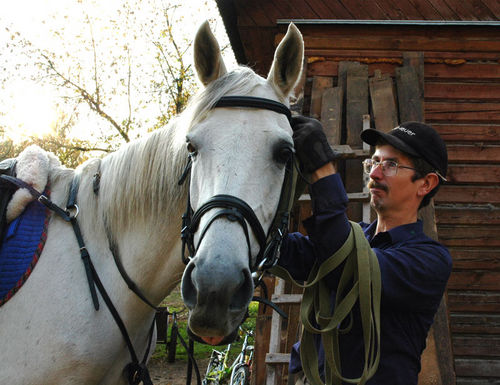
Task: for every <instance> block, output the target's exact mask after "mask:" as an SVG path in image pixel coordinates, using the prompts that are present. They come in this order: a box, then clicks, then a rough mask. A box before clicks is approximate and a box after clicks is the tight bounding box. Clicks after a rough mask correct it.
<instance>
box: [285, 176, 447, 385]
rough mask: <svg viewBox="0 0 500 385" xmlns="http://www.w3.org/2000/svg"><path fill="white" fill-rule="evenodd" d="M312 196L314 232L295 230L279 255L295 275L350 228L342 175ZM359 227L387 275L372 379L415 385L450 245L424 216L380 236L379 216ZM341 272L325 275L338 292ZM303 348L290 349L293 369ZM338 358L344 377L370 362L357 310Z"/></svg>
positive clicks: (378, 384)
mask: <svg viewBox="0 0 500 385" xmlns="http://www.w3.org/2000/svg"><path fill="white" fill-rule="evenodd" d="M310 193H311V199H312V207H313V215H312V216H311V217H310V218H308V219H306V220H305V221H304V226H305V227H306V230H307V232H308V234H309V236H303V235H302V234H300V233H292V234H289V235H288V238H287V239H286V241H285V242H284V243H283V246H282V249H281V256H280V260H279V264H280V265H281V266H282V267H284V268H285V269H287V270H288V271H289V272H290V273H291V275H292V276H293V277H294V278H295V279H296V280H306V279H307V275H308V273H309V271H310V269H311V267H312V265H313V263H314V261H315V260H318V262H320V263H321V262H322V261H324V260H326V259H327V258H328V257H330V256H331V255H332V254H333V253H334V252H335V251H336V250H337V249H339V248H340V246H341V245H342V244H343V243H344V242H345V240H346V239H347V236H348V234H349V231H350V224H349V222H348V220H347V217H346V214H345V210H346V207H347V201H348V200H347V195H346V193H345V190H344V187H343V184H342V181H341V179H340V177H339V176H338V175H337V174H335V175H332V176H329V177H326V178H323V179H320V180H318V181H317V182H316V183H314V184H313V185H312V186H311V187H310ZM360 225H361V227H362V228H363V230H364V232H365V236H366V238H367V239H368V241H369V242H370V245H371V247H372V249H373V250H374V251H375V254H376V255H377V258H378V261H379V265H380V270H381V275H382V302H381V358H380V365H379V368H378V371H377V373H376V374H375V376H374V377H373V378H372V379H371V380H370V381H368V383H367V384H369V385H387V384H391V385H399V384H401V385H412V384H415V385H416V384H417V378H418V372H419V371H420V356H421V354H422V351H423V350H424V348H425V341H426V337H427V333H428V331H429V328H430V326H431V324H432V322H433V319H434V315H435V313H436V311H437V309H438V307H439V304H440V302H441V298H442V296H443V293H444V290H445V288H446V283H447V281H448V278H449V276H450V273H451V256H450V254H449V252H448V250H447V249H446V247H444V246H443V245H441V244H440V243H438V242H436V241H434V240H432V239H431V238H429V237H427V236H426V235H425V234H424V232H423V226H422V222H420V221H417V222H415V223H411V224H406V225H402V226H398V227H396V228H393V229H391V230H389V231H387V232H382V233H379V234H377V235H376V236H373V235H374V232H375V230H376V227H377V223H376V221H375V222H373V223H371V224H366V223H360ZM337 270H338V271H337ZM340 272H341V267H339V268H338V269H336V271H333V272H332V273H331V274H330V275H329V276H327V278H328V285H329V287H330V288H331V290H332V294H335V290H336V287H337V285H338V280H339V278H340ZM355 310H356V309H355ZM297 349H298V345H297V346H295V347H294V351H292V358H291V361H290V371H291V372H297V371H298V370H300V369H301V365H300V357H299V355H298V350H297ZM321 350H322V349H320V355H321ZM340 355H341V359H342V374H343V376H344V377H349V378H356V377H359V376H360V375H361V370H362V367H363V365H364V362H363V357H364V353H363V335H362V330H361V321H360V316H359V311H355V312H354V326H353V328H352V330H351V331H350V332H349V333H347V334H346V335H343V336H341V339H340ZM321 361H322V357H320V362H321ZM321 366H322V365H321ZM320 369H321V368H320Z"/></svg>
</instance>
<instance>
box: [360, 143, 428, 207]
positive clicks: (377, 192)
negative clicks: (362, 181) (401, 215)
mask: <svg viewBox="0 0 500 385" xmlns="http://www.w3.org/2000/svg"><path fill="white" fill-rule="evenodd" d="M372 159H373V160H375V161H376V162H382V161H384V160H392V161H395V162H397V163H398V164H399V165H400V166H407V167H413V164H412V163H411V161H410V159H409V158H408V157H407V156H406V155H405V154H404V153H402V152H401V151H399V150H397V149H396V148H394V147H392V146H391V145H388V144H386V145H381V146H377V147H376V150H375V153H374V154H373V156H372ZM414 173H415V171H414V170H410V169H407V168H401V167H398V169H397V172H396V174H395V175H392V176H386V175H384V173H383V172H382V166H380V165H378V166H377V167H373V168H372V170H371V172H370V181H369V183H368V188H369V190H370V195H371V199H370V205H371V206H372V207H373V208H374V209H375V211H377V213H379V214H385V213H389V212H391V211H401V210H411V211H413V210H415V205H416V207H418V204H419V201H420V199H419V198H418V196H417V188H418V186H417V183H415V182H413V181H412V177H413V175H414Z"/></svg>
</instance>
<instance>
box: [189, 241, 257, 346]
mask: <svg viewBox="0 0 500 385" xmlns="http://www.w3.org/2000/svg"><path fill="white" fill-rule="evenodd" d="M216 249H217V248H216ZM200 251H202V250H200ZM203 254H204V253H203V252H201V253H200V255H198V256H197V257H196V258H193V259H192V260H191V261H190V262H189V264H188V266H187V267H186V270H185V271H184V275H183V277H182V284H181V293H182V297H183V300H184V303H185V304H186V306H187V307H188V309H189V321H188V324H189V328H190V329H191V331H192V332H193V333H194V334H196V335H197V336H199V337H201V338H202V339H203V340H204V341H205V342H208V343H212V342H213V344H216V345H217V344H219V343H220V341H221V340H222V339H224V338H225V337H227V336H229V335H231V334H232V333H234V331H235V330H237V328H238V326H239V325H240V324H241V323H242V322H243V320H244V318H245V316H246V314H247V308H248V305H249V304H250V302H251V300H252V297H253V292H254V283H253V279H252V274H251V271H250V268H249V266H248V265H247V264H242V263H235V262H234V260H232V259H231V258H230V257H229V256H227V255H224V254H222V253H221V251H220V250H214V251H212V252H211V253H210V256H208V255H203Z"/></svg>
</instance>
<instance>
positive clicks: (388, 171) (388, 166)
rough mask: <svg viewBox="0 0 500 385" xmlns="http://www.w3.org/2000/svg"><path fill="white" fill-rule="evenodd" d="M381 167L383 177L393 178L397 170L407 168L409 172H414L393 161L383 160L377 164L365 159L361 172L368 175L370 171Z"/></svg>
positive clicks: (411, 168)
mask: <svg viewBox="0 0 500 385" xmlns="http://www.w3.org/2000/svg"><path fill="white" fill-rule="evenodd" d="M377 166H381V167H382V174H384V175H385V176H394V175H396V174H397V172H398V168H407V169H409V170H415V171H416V169H415V168H413V167H408V166H401V165H400V164H399V163H398V162H396V161H394V160H383V161H382V162H377V161H376V160H373V159H365V160H364V161H363V170H364V172H365V173H367V174H370V173H371V172H372V170H373V169H374V168H375V167H377Z"/></svg>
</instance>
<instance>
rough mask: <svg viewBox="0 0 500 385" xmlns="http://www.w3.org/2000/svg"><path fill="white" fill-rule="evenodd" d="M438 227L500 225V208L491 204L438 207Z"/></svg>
mask: <svg viewBox="0 0 500 385" xmlns="http://www.w3.org/2000/svg"><path fill="white" fill-rule="evenodd" d="M436 221H437V223H438V225H480V224H485V223H488V224H490V225H500V208H499V207H496V206H493V205H491V204H483V205H469V204H465V205H458V204H456V205H450V206H441V205H438V206H436Z"/></svg>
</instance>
